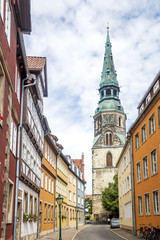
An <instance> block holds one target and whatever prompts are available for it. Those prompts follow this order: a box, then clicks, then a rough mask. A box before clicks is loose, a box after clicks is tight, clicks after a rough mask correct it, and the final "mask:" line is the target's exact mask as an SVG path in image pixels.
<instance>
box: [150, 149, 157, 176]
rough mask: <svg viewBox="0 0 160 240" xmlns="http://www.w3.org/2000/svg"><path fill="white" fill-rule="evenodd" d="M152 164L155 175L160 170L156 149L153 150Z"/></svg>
mask: <svg viewBox="0 0 160 240" xmlns="http://www.w3.org/2000/svg"><path fill="white" fill-rule="evenodd" d="M151 166H152V175H154V174H156V173H157V172H158V168H157V154H156V150H154V151H153V152H151Z"/></svg>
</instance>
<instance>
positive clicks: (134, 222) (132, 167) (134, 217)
mask: <svg viewBox="0 0 160 240" xmlns="http://www.w3.org/2000/svg"><path fill="white" fill-rule="evenodd" d="M132 143H133V141H132V136H131V148H130V149H131V153H130V155H131V174H132V176H131V180H132V214H133V215H132V221H133V235H134V236H136V235H137V233H136V216H135V211H136V209H135V187H134V181H135V179H134V162H133V150H132V149H133V145H132Z"/></svg>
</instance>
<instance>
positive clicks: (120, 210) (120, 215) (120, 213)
mask: <svg viewBox="0 0 160 240" xmlns="http://www.w3.org/2000/svg"><path fill="white" fill-rule="evenodd" d="M119 217H120V218H122V207H120V208H119Z"/></svg>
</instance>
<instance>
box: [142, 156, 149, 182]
mask: <svg viewBox="0 0 160 240" xmlns="http://www.w3.org/2000/svg"><path fill="white" fill-rule="evenodd" d="M148 177H149V169H148V157H147V156H145V157H144V158H143V178H144V179H147V178H148Z"/></svg>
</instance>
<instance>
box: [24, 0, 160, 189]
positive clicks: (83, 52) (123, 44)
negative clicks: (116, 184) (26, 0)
mask: <svg viewBox="0 0 160 240" xmlns="http://www.w3.org/2000/svg"><path fill="white" fill-rule="evenodd" d="M159 12H160V5H159V1H158V0H154V1H151V0H142V1H141V3H139V0H131V1H128V0H123V1H120V0H117V1H113V0H108V1H106V0H98V1H94V0H83V1H82V0H68V1H65V0H58V1H52V0H46V1H43V0H33V1H32V26H33V31H32V34H31V36H26V37H25V42H26V50H27V54H28V55H35V56H46V57H47V68H48V86H49V97H48V99H46V100H45V115H46V116H47V118H48V121H49V124H50V127H51V129H52V132H53V134H55V135H57V137H58V138H59V142H60V143H61V144H62V145H63V146H64V153H65V154H69V155H71V157H72V158H80V157H81V153H82V152H84V154H85V164H86V166H85V167H86V169H85V170H86V180H87V193H91V185H92V181H91V147H92V141H93V119H92V117H91V118H90V116H93V115H94V111H95V109H96V107H97V103H98V100H99V96H98V95H97V94H98V91H97V90H96V89H98V88H99V82H100V77H101V71H102V65H103V58H104V47H105V41H106V26H107V22H109V23H110V38H111V42H112V46H113V47H112V50H113V58H114V63H115V68H116V70H117V74H118V81H119V85H120V86H122V88H121V94H120V98H121V102H122V105H123V107H124V109H125V112H126V113H128V114H127V118H128V119H129V120H127V126H128V127H129V126H130V125H131V123H132V122H133V121H134V120H135V118H136V116H137V105H138V103H139V102H140V100H141V98H142V97H143V94H144V93H145V91H146V90H147V88H148V87H149V85H150V83H151V82H152V81H153V79H154V77H155V75H156V74H157V72H158V71H159V59H160V51H159V49H160V39H159V35H160V28H159V25H160V14H159Z"/></svg>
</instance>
